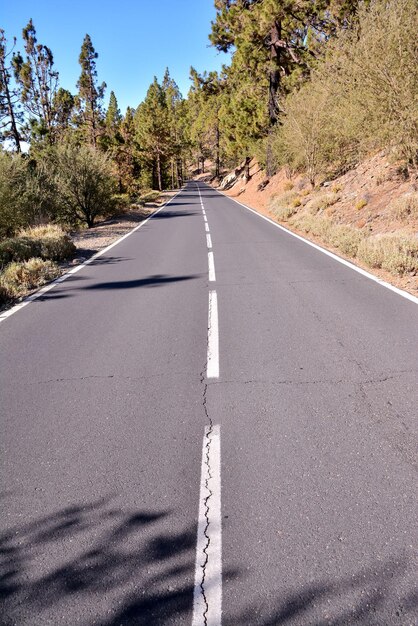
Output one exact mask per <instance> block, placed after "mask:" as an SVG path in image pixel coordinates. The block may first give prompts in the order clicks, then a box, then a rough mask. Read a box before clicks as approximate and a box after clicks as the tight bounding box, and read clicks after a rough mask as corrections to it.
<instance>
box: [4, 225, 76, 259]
mask: <svg viewBox="0 0 418 626" xmlns="http://www.w3.org/2000/svg"><path fill="white" fill-rule="evenodd" d="M75 250H76V248H75V245H74V244H73V242H72V241H71V239H70V237H69V236H68V235H67V234H66V233H64V231H63V230H62V229H61V228H60V227H59V226H56V225H51V224H49V225H47V226H36V227H34V228H27V229H26V230H22V231H21V232H20V234H19V236H17V237H14V238H10V239H6V240H5V241H2V242H0V267H4V266H5V265H7V264H8V263H11V262H12V261H27V260H28V259H31V258H32V257H40V258H42V259H44V260H47V259H51V260H53V261H63V260H65V259H68V258H69V257H71V256H72V255H73V254H74V252H75Z"/></svg>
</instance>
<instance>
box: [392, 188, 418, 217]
mask: <svg viewBox="0 0 418 626" xmlns="http://www.w3.org/2000/svg"><path fill="white" fill-rule="evenodd" d="M389 211H390V213H391V214H392V215H393V216H394V217H395V218H396V219H398V220H409V219H416V220H418V193H407V194H405V195H403V196H401V197H400V198H397V200H395V201H394V202H393V203H392V204H391V205H390V207H389Z"/></svg>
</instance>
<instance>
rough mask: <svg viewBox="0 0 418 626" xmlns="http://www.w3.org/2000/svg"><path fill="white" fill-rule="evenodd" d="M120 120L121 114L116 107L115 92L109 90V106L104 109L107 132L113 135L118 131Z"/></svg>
mask: <svg viewBox="0 0 418 626" xmlns="http://www.w3.org/2000/svg"><path fill="white" fill-rule="evenodd" d="M121 121H122V115H121V114H120V111H119V108H118V101H117V99H116V96H115V92H114V91H111V92H110V97H109V106H108V108H107V111H106V117H105V126H106V130H107V132H108V133H109V134H113V135H115V134H116V133H118V131H119V127H120V123H121Z"/></svg>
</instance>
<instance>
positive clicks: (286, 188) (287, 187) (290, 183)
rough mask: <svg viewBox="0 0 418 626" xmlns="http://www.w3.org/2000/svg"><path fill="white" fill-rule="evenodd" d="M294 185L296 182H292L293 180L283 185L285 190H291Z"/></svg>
mask: <svg viewBox="0 0 418 626" xmlns="http://www.w3.org/2000/svg"><path fill="white" fill-rule="evenodd" d="M293 187H294V184H293V183H292V181H291V180H287V181H286V182H285V183H284V185H283V189H284V191H291V190H292V189H293Z"/></svg>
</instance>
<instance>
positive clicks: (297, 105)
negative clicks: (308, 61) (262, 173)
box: [274, 0, 418, 185]
mask: <svg viewBox="0 0 418 626" xmlns="http://www.w3.org/2000/svg"><path fill="white" fill-rule="evenodd" d="M417 21H418V4H417V2H416V0H397V1H396V2H395V0H388V1H387V2H377V1H376V2H370V3H369V2H362V3H359V7H358V11H357V19H356V23H354V25H353V27H351V28H349V27H347V25H346V24H345V25H344V26H343V27H342V28H341V29H340V30H339V32H337V34H336V35H337V36H336V37H333V38H332V39H331V40H330V41H329V42H328V43H327V45H326V54H324V55H323V58H322V60H320V61H319V62H318V63H317V64H316V65H315V66H314V69H313V70H312V72H311V74H310V79H309V80H307V81H306V82H305V83H304V84H302V86H301V87H300V89H299V90H293V91H292V92H291V93H290V94H289V96H287V98H286V99H285V101H284V103H283V110H284V111H285V112H286V114H285V116H283V118H282V125H281V126H279V127H277V129H276V131H275V142H274V149H275V151H276V152H277V155H278V159H279V161H280V163H281V164H283V165H285V164H288V165H290V166H291V167H292V168H293V169H296V170H301V169H303V170H304V171H306V172H307V173H308V176H309V179H310V182H311V183H312V185H314V184H315V181H316V179H317V177H318V174H320V173H324V172H328V173H331V174H332V173H337V172H340V171H346V170H347V168H348V167H351V166H353V165H354V164H355V163H356V162H358V160H359V159H360V158H362V156H363V155H365V154H368V153H369V152H370V151H374V150H379V149H382V148H383V149H387V148H389V149H391V150H392V151H393V152H394V153H395V156H399V157H401V158H403V159H405V160H406V161H407V162H411V163H413V164H415V165H418V150H417V136H418V117H417V115H416V107H417V100H416V94H417V85H418V64H417V62H416V58H417V38H416V24H417Z"/></svg>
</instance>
